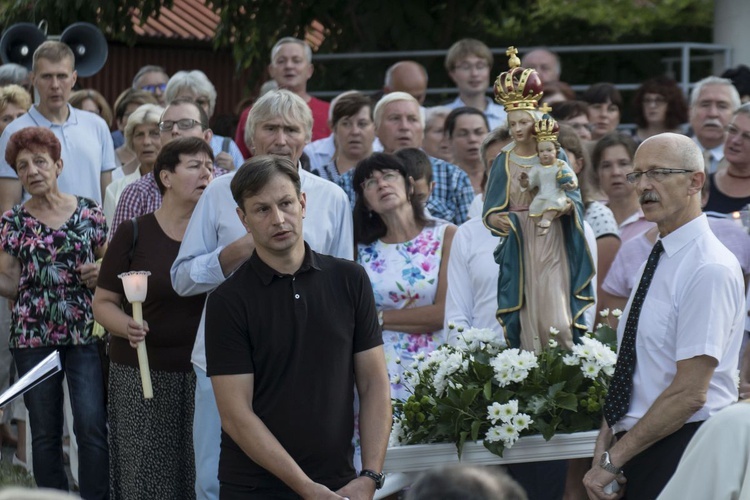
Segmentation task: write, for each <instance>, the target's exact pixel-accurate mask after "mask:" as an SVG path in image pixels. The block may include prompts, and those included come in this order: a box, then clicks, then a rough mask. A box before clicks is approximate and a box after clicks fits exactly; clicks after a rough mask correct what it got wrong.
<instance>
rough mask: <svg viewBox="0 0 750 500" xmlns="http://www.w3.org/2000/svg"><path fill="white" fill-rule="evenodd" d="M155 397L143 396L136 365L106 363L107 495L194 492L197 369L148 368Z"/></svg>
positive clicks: (162, 497)
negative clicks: (107, 392) (109, 491)
mask: <svg viewBox="0 0 750 500" xmlns="http://www.w3.org/2000/svg"><path fill="white" fill-rule="evenodd" d="M151 382H152V385H153V388H154V397H153V399H150V400H146V399H144V398H143V388H142V386H141V374H140V371H139V370H138V368H134V367H130V366H126V365H121V364H118V363H111V364H110V373H109V403H108V410H109V454H110V460H109V463H110V466H109V480H110V488H111V498H112V499H113V500H115V499H127V500H130V499H158V500H169V499H174V500H184V499H194V498H195V458H194V455H193V412H194V409H195V372H193V371H189V372H164V371H156V370H151Z"/></svg>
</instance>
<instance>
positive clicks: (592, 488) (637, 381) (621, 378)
mask: <svg viewBox="0 0 750 500" xmlns="http://www.w3.org/2000/svg"><path fill="white" fill-rule="evenodd" d="M627 179H628V182H631V183H633V184H635V186H636V191H637V193H638V197H639V201H640V203H641V206H642V209H643V213H644V215H645V217H646V219H648V220H650V221H652V222H655V223H656V224H657V226H658V228H659V239H658V240H657V242H656V244H655V245H654V248H653V250H652V252H651V255H650V256H649V258H648V261H647V262H646V263H645V264H644V266H642V268H641V272H640V273H639V274H640V276H639V284H638V286H637V288H635V289H634V291H633V293H632V294H631V296H630V299H629V301H628V305H627V306H626V307H625V310H624V312H623V314H622V318H621V320H620V324H619V326H618V331H617V339H618V359H617V366H616V368H615V374H614V376H613V378H612V381H611V383H610V387H609V392H608V394H607V399H606V402H605V405H604V411H603V413H604V422H603V424H602V428H601V431H600V432H599V437H598V439H597V442H596V449H595V451H594V459H593V462H592V468H591V470H590V471H589V472H588V473H587V474H586V477H585V478H584V485H585V486H586V489H587V490H588V493H589V496H590V498H595V499H615V498H620V497H621V496H622V495H623V493H624V494H625V495H626V496H627V498H637V499H639V500H641V499H652V498H656V497H657V496H658V495H659V492H660V491H661V490H662V488H663V487H664V485H665V484H666V483H667V481H668V480H669V478H670V477H671V476H672V474H673V473H674V471H675V469H676V467H677V463H678V462H679V460H680V458H681V456H682V452H683V451H684V449H685V447H686V446H687V444H688V442H689V441H690V438H691V437H692V435H693V434H694V433H695V432H696V430H697V429H698V427H699V426H700V424H701V423H702V422H703V421H705V420H706V419H707V418H709V417H710V416H711V415H713V414H715V413H716V412H718V411H719V410H720V409H722V408H724V407H725V406H728V405H730V404H732V403H734V402H735V401H736V400H737V396H738V393H737V384H736V382H735V373H736V369H737V361H738V356H739V349H740V343H741V340H742V332H743V330H744V316H745V311H744V309H745V296H744V285H743V278H742V271H741V270H740V265H739V263H738V262H737V259H736V258H735V257H734V255H733V254H732V253H731V252H730V251H729V250H727V248H726V247H725V246H723V245H722V244H721V243H720V242H719V240H718V239H717V238H716V236H714V234H713V233H712V232H711V230H710V228H709V226H708V222H707V220H706V216H705V215H704V214H703V213H702V212H701V187H702V186H703V182H704V181H705V179H706V174H705V172H704V166H703V156H702V154H701V151H700V149H699V148H698V146H697V145H696V144H695V143H694V142H693V141H692V140H691V139H689V138H687V137H685V136H681V135H677V134H672V133H667V134H659V135H656V136H654V137H651V138H649V139H647V140H645V141H644V142H643V143H642V144H641V146H640V147H639V148H638V151H637V152H636V155H635V158H634V169H633V171H632V172H631V173H629V174H628V175H627ZM613 490H615V491H613ZM623 490H624V491H623Z"/></svg>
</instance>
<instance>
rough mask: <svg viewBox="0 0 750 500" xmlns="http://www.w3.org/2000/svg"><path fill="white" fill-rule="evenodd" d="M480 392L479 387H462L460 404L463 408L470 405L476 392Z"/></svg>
mask: <svg viewBox="0 0 750 500" xmlns="http://www.w3.org/2000/svg"><path fill="white" fill-rule="evenodd" d="M480 392H481V389H479V388H472V389H464V390H463V391H461V406H462V407H463V408H467V407H468V406H470V405H471V403H473V402H474V399H475V398H476V397H477V394H479V393H480Z"/></svg>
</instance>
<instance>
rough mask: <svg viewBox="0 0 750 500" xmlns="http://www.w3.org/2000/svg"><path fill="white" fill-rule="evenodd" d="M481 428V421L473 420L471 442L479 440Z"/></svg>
mask: <svg viewBox="0 0 750 500" xmlns="http://www.w3.org/2000/svg"><path fill="white" fill-rule="evenodd" d="M480 427H482V421H481V420H474V421H473V422H472V423H471V440H472V441H477V440H478V439H479V429H480Z"/></svg>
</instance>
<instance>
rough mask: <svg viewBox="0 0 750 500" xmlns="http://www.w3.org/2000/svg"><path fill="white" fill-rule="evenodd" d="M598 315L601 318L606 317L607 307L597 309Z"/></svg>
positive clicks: (607, 314) (607, 313)
mask: <svg viewBox="0 0 750 500" xmlns="http://www.w3.org/2000/svg"><path fill="white" fill-rule="evenodd" d="M599 316H601V317H602V318H606V317H607V316H609V309H602V310H601V311H599Z"/></svg>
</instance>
